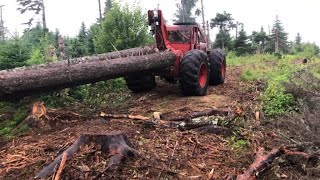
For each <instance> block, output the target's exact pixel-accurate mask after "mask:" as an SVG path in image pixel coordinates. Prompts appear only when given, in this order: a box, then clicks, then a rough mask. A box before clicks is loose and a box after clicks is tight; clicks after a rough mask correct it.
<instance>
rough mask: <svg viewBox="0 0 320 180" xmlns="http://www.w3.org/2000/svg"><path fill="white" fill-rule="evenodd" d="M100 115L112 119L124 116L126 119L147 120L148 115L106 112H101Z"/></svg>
mask: <svg viewBox="0 0 320 180" xmlns="http://www.w3.org/2000/svg"><path fill="white" fill-rule="evenodd" d="M99 116H100V117H103V118H113V119H121V118H126V119H134V120H148V119H149V118H148V117H145V116H141V115H129V114H106V113H104V112H101V113H100V115H99Z"/></svg>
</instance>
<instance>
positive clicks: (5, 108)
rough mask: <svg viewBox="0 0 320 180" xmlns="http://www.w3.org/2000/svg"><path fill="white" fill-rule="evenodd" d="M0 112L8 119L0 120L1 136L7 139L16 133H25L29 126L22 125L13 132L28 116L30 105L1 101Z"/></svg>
mask: <svg viewBox="0 0 320 180" xmlns="http://www.w3.org/2000/svg"><path fill="white" fill-rule="evenodd" d="M0 114H2V115H3V116H4V117H7V118H6V119H2V120H1V121H0V136H1V137H3V138H5V139H11V138H13V137H14V136H15V135H17V134H20V133H24V132H26V130H27V127H23V126H22V127H21V128H19V129H17V131H16V132H13V129H14V128H15V127H16V126H17V125H18V124H20V123H21V122H22V121H23V120H24V119H25V118H26V117H27V116H28V106H27V105H26V104H23V103H22V104H17V105H15V104H11V103H4V102H0Z"/></svg>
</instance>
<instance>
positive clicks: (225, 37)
mask: <svg viewBox="0 0 320 180" xmlns="http://www.w3.org/2000/svg"><path fill="white" fill-rule="evenodd" d="M213 47H214V48H223V49H232V39H231V35H230V33H229V31H219V33H218V34H217V35H216V39H215V41H214V43H213Z"/></svg>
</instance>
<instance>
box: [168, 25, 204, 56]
mask: <svg viewBox="0 0 320 180" xmlns="http://www.w3.org/2000/svg"><path fill="white" fill-rule="evenodd" d="M167 34H168V40H169V42H170V43H171V45H172V46H173V47H174V48H175V49H180V50H182V51H183V53H186V52H187V51H189V50H191V49H201V50H203V51H204V52H206V51H207V45H206V39H205V36H203V33H202V31H201V30H200V28H199V26H198V24H196V23H176V24H174V25H173V26H167Z"/></svg>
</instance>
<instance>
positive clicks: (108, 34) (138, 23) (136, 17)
mask: <svg viewBox="0 0 320 180" xmlns="http://www.w3.org/2000/svg"><path fill="white" fill-rule="evenodd" d="M146 22H147V19H146V15H144V14H143V13H142V10H141V8H139V7H135V6H130V7H129V5H125V6H120V4H117V3H113V8H112V9H111V10H110V11H108V12H106V14H105V18H104V20H103V22H102V28H100V29H99V31H98V33H97V34H96V35H95V36H94V45H95V50H96V53H104V52H110V51H115V50H123V49H128V48H132V47H137V46H141V45H144V44H146V42H147V37H148V35H147V26H146Z"/></svg>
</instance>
